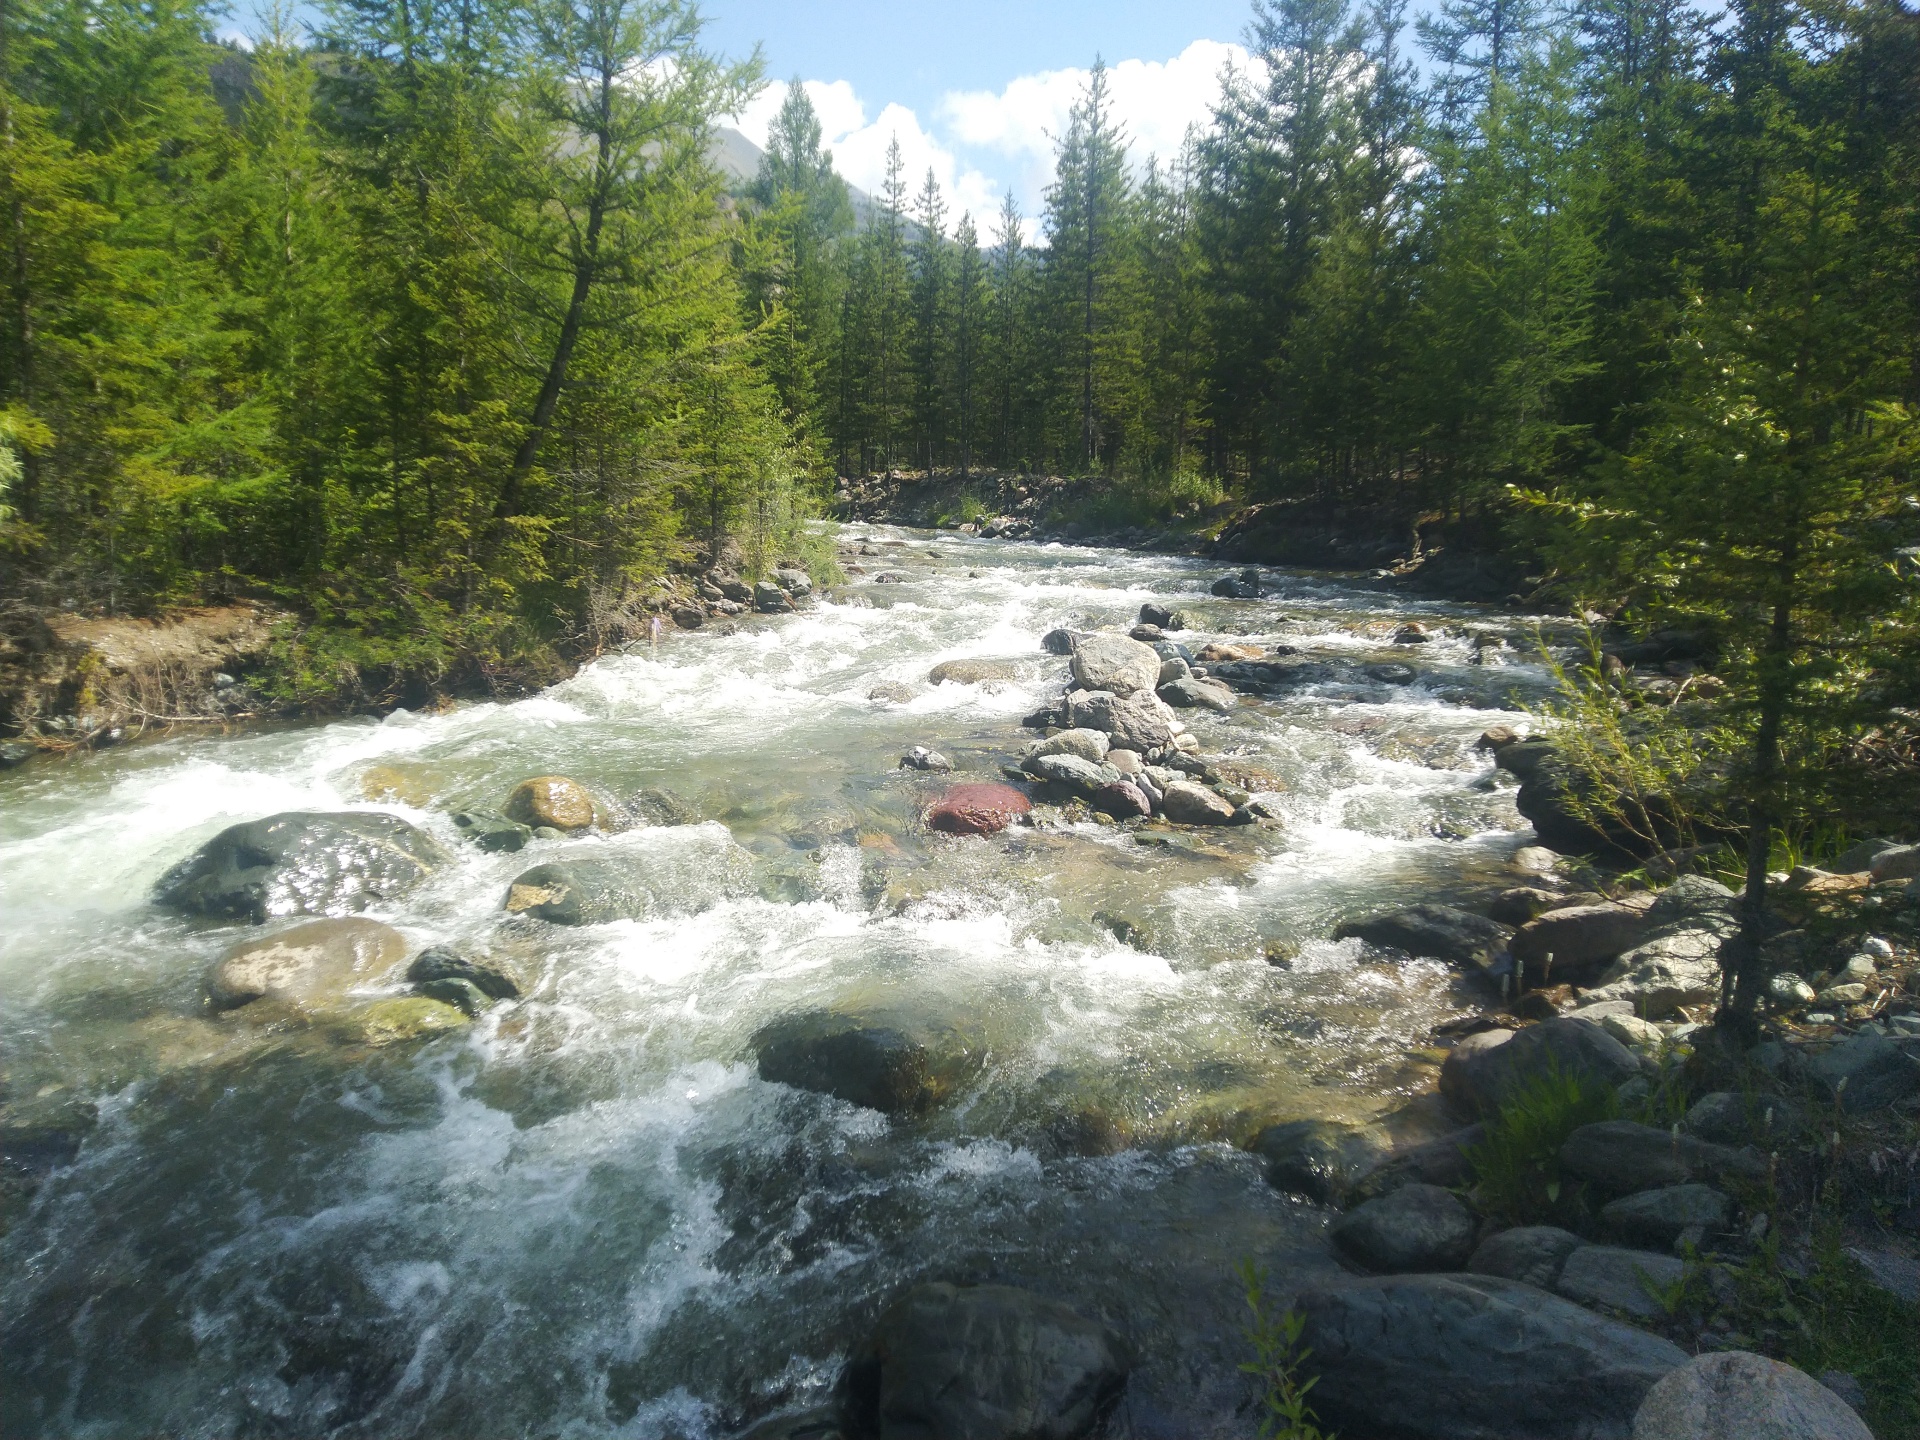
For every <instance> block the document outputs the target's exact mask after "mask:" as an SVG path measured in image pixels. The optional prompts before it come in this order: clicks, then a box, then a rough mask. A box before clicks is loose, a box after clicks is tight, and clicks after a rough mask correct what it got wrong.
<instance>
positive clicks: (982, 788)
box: [927, 784, 1033, 835]
mask: <svg viewBox="0 0 1920 1440" xmlns="http://www.w3.org/2000/svg"><path fill="white" fill-rule="evenodd" d="M1031 809H1033V802H1032V801H1031V800H1029V799H1027V797H1026V796H1024V795H1022V794H1021V793H1020V792H1019V791H1018V790H1016V789H1014V788H1013V787H1012V786H1011V785H995V784H980V785H955V786H954V787H953V788H952V789H951V790H949V791H947V793H946V794H944V795H942V796H941V797H940V798H939V799H938V800H936V801H934V802H933V804H932V805H930V806H929V807H928V808H927V828H928V829H929V830H944V831H945V832H946V833H947V834H949V835H994V834H998V833H999V832H1000V831H1002V830H1004V829H1006V828H1007V826H1009V825H1011V824H1012V823H1013V822H1014V821H1015V820H1017V819H1019V817H1020V816H1022V815H1025V814H1026V813H1027V812H1028V811H1029V810H1031Z"/></svg>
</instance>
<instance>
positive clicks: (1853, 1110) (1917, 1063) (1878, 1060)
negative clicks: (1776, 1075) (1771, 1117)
mask: <svg viewBox="0 0 1920 1440" xmlns="http://www.w3.org/2000/svg"><path fill="white" fill-rule="evenodd" d="M1807 1074H1808V1075H1810V1076H1811V1077H1812V1078H1813V1080H1814V1081H1815V1082H1816V1083H1817V1084H1820V1085H1822V1086H1824V1087H1825V1088H1826V1090H1827V1091H1828V1093H1829V1094H1831V1095H1833V1096H1834V1098H1835V1099H1836V1101H1838V1103H1839V1105H1840V1107H1841V1108H1842V1109H1844V1110H1845V1111H1847V1113H1848V1114H1851V1115H1860V1114H1865V1113H1866V1112H1868V1111H1872V1110H1884V1109H1885V1108H1886V1107H1887V1106H1889V1105H1892V1104H1895V1103H1897V1102H1899V1101H1901V1100H1904V1099H1906V1098H1907V1097H1908V1096H1909V1095H1912V1094H1914V1093H1916V1092H1920V1058H1916V1057H1915V1056H1914V1055H1912V1054H1910V1053H1908V1050H1907V1049H1906V1047H1904V1046H1902V1045H1901V1044H1900V1043H1899V1042H1897V1041H1893V1040H1889V1039H1887V1038H1886V1037H1885V1036H1882V1035H1875V1034H1873V1033H1871V1032H1870V1031H1863V1032H1862V1033H1860V1034H1858V1035H1854V1036H1851V1037H1850V1038H1848V1039H1846V1040H1842V1041H1841V1042H1840V1043H1839V1044H1838V1045H1834V1046H1832V1047H1830V1048H1829V1049H1826V1050H1823V1051H1822V1052H1820V1053H1819V1054H1818V1055H1814V1056H1812V1057H1810V1058H1809V1059H1808V1061H1807Z"/></svg>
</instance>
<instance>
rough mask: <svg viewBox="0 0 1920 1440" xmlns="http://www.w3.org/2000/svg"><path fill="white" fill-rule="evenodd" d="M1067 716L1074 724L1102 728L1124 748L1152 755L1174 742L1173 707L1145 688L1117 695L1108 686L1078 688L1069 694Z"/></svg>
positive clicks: (1069, 721) (1078, 726)
mask: <svg viewBox="0 0 1920 1440" xmlns="http://www.w3.org/2000/svg"><path fill="white" fill-rule="evenodd" d="M1067 720H1068V723H1069V724H1070V725H1072V726H1074V727H1075V728H1080V729H1088V730H1099V731H1101V732H1103V733H1104V734H1105V735H1106V736H1107V737H1108V738H1109V740H1110V741H1111V742H1112V743H1113V744H1114V745H1117V746H1119V747H1120V748H1121V749H1122V750H1138V751H1139V752H1140V753H1141V754H1142V755H1149V754H1151V753H1153V752H1154V751H1155V750H1164V749H1165V748H1166V747H1167V746H1169V745H1171V744H1173V740H1174V734H1175V731H1174V728H1173V711H1172V710H1170V709H1168V708H1167V704H1166V702H1165V701H1163V700H1161V699H1160V697H1159V696H1157V695H1155V694H1154V693H1153V692H1152V690H1150V689H1149V690H1146V691H1143V692H1141V693H1139V694H1135V695H1114V694H1112V693H1111V692H1109V691H1105V690H1075V691H1073V692H1072V693H1071V694H1069V695H1068V696H1067Z"/></svg>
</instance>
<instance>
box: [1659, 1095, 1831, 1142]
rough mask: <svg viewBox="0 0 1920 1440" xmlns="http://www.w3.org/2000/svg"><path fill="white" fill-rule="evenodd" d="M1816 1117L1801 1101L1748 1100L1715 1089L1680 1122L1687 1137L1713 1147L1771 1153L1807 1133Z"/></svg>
mask: <svg viewBox="0 0 1920 1440" xmlns="http://www.w3.org/2000/svg"><path fill="white" fill-rule="evenodd" d="M1817 1118H1818V1117H1817V1116H1815V1115H1814V1114H1813V1112H1812V1111H1811V1110H1810V1109H1809V1108H1808V1107H1807V1106H1806V1105H1804V1104H1802V1103H1801V1102H1800V1101H1797V1100H1789V1099H1784V1098H1781V1097H1779V1096H1773V1095H1756V1096H1754V1097H1752V1098H1751V1099H1749V1098H1748V1097H1747V1096H1745V1095H1738V1094H1735V1093H1734V1092H1733V1091H1731V1090H1715V1091H1713V1092H1712V1093H1711V1094H1708V1095H1702V1096H1701V1097H1700V1098H1699V1099H1698V1100H1696V1101H1694V1103H1693V1108H1692V1109H1690V1110H1688V1111H1687V1118H1686V1119H1685V1121H1683V1122H1682V1123H1683V1124H1684V1125H1685V1126H1686V1128H1687V1133H1688V1134H1689V1135H1694V1136H1697V1137H1698V1138H1700V1139H1702V1140H1707V1141H1710V1142H1712V1143H1713V1144H1715V1145H1736V1146H1737V1145H1748V1144H1752V1145H1758V1146H1759V1147H1760V1148H1761V1149H1762V1150H1771V1149H1773V1148H1774V1147H1775V1146H1777V1145H1778V1144H1779V1143H1780V1142H1781V1141H1783V1140H1790V1139H1792V1138H1793V1137H1794V1136H1796V1135H1798V1134H1800V1133H1801V1132H1802V1131H1804V1130H1806V1129H1807V1128H1808V1127H1809V1126H1810V1125H1811V1124H1813V1123H1814V1121H1815V1120H1816V1119H1817Z"/></svg>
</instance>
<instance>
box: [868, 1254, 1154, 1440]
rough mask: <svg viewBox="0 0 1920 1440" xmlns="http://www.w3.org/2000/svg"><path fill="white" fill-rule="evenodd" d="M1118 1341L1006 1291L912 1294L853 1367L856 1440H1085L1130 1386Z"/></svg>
mask: <svg viewBox="0 0 1920 1440" xmlns="http://www.w3.org/2000/svg"><path fill="white" fill-rule="evenodd" d="M1128 1363H1129V1362H1128V1358H1127V1354H1126V1350H1125V1347H1124V1346H1123V1345H1122V1344H1121V1342H1120V1340H1119V1338H1118V1337H1117V1336H1115V1335H1114V1334H1113V1333H1112V1332H1110V1331H1109V1330H1107V1329H1106V1328H1105V1327H1104V1326H1101V1325H1097V1324H1095V1323H1094V1322H1092V1321H1090V1320H1087V1319H1084V1318H1082V1317H1081V1316H1079V1315H1077V1314H1075V1313H1074V1312H1073V1311H1072V1310H1070V1309H1068V1308H1067V1307H1066V1306H1064V1305H1061V1304H1058V1303H1057V1302H1055V1301H1051V1300H1044V1299H1042V1298H1040V1297H1039V1296H1038V1295H1035V1294H1033V1293H1031V1292H1030V1291H1026V1290H1018V1289H1014V1288H1013V1287H1011V1286H1005V1285H966V1286H962V1285H948V1284H930V1285H916V1286H915V1287H913V1288H912V1289H911V1290H909V1291H907V1292H906V1293H905V1294H904V1295H902V1296H900V1297H899V1298H898V1299H897V1300H895V1301H894V1302H893V1303H892V1304H891V1305H889V1306H888V1307H887V1308H886V1310H885V1311H884V1312H883V1313H882V1314H881V1316H880V1319H879V1322H878V1323H877V1324H876V1325H875V1326H874V1329H873V1333H872V1334H871V1335H870V1336H869V1337H868V1339H867V1340H866V1342H865V1343H864V1344H862V1345H861V1346H860V1347H859V1348H858V1349H857V1350H856V1351H855V1352H854V1354H853V1356H852V1357H851V1358H850V1359H849V1361H848V1362H847V1368H846V1370H845V1372H844V1373H843V1374H842V1376H841V1379H840V1385H839V1394H840V1407H841V1412H842V1414H843V1415H844V1416H845V1419H846V1428H847V1433H848V1435H849V1436H851V1437H854V1440H946V1437H951V1440H1081V1437H1083V1436H1086V1435H1090V1434H1092V1433H1093V1432H1094V1430H1095V1429H1096V1428H1097V1427H1098V1426H1099V1425H1100V1423H1101V1422H1102V1421H1103V1420H1104V1419H1105V1418H1106V1415H1107V1413H1108V1411H1110V1410H1111V1409H1112V1407H1113V1404H1114V1402H1115V1401H1116V1400H1117V1399H1118V1398H1119V1395H1120V1392H1121V1390H1122V1389H1123V1388H1124V1386H1125V1385H1126V1380H1127V1371H1128Z"/></svg>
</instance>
